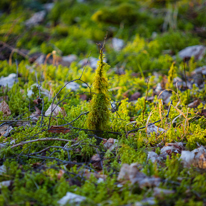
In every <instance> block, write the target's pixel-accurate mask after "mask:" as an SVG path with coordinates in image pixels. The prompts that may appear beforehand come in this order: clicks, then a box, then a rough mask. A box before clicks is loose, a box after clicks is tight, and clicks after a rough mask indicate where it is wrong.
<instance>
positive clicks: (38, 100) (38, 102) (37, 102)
mask: <svg viewBox="0 0 206 206" xmlns="http://www.w3.org/2000/svg"><path fill="white" fill-rule="evenodd" d="M33 102H34V104H37V105H38V104H40V103H41V102H42V100H41V99H40V98H37V99H35V100H33Z"/></svg>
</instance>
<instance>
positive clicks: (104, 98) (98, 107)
mask: <svg viewBox="0 0 206 206" xmlns="http://www.w3.org/2000/svg"><path fill="white" fill-rule="evenodd" d="M103 58H104V55H103V49H100V56H99V62H98V67H97V70H96V75H95V80H94V85H93V88H94V93H95V94H94V95H93V98H92V100H91V102H90V112H89V115H88V119H87V126H88V128H89V129H92V130H105V129H107V128H108V122H109V116H110V114H109V107H110V101H109V99H110V98H109V95H108V91H107V89H108V82H107V79H106V77H104V72H105V69H106V68H107V67H108V65H107V64H106V63H105V62H103Z"/></svg>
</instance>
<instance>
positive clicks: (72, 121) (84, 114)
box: [69, 112, 89, 124]
mask: <svg viewBox="0 0 206 206" xmlns="http://www.w3.org/2000/svg"><path fill="white" fill-rule="evenodd" d="M88 113H89V112H84V113H82V114H80V115H79V116H78V117H77V118H75V119H74V120H72V121H71V122H69V124H71V123H72V122H74V121H76V120H77V119H79V118H80V117H81V116H82V115H86V114H88Z"/></svg>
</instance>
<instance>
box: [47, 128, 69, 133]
mask: <svg viewBox="0 0 206 206" xmlns="http://www.w3.org/2000/svg"><path fill="white" fill-rule="evenodd" d="M48 132H50V133H63V134H66V133H68V132H70V129H69V128H65V127H60V126H51V127H50V128H49V130H48Z"/></svg>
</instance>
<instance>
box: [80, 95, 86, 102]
mask: <svg viewBox="0 0 206 206" xmlns="http://www.w3.org/2000/svg"><path fill="white" fill-rule="evenodd" d="M79 98H80V99H81V100H83V101H84V100H87V95H86V94H80V95H79Z"/></svg>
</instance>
